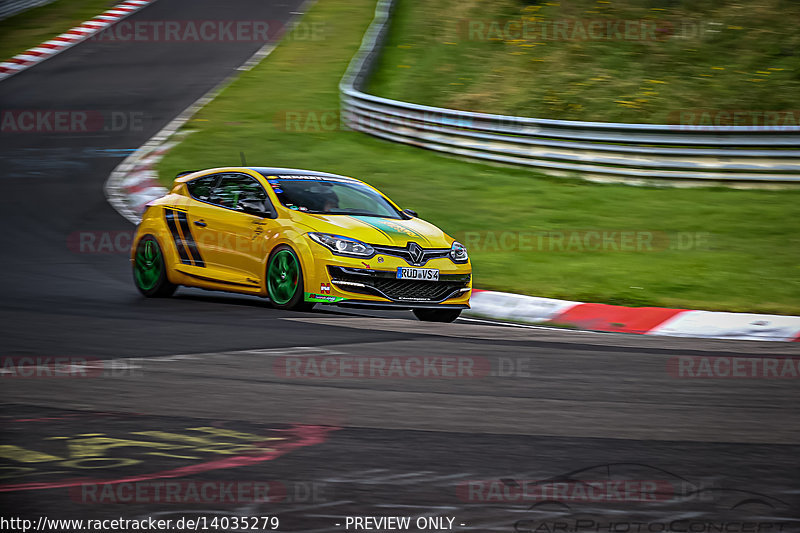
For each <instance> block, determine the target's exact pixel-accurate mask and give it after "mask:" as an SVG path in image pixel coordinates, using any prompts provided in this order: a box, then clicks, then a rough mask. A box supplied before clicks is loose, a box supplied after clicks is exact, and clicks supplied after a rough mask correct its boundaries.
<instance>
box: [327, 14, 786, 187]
mask: <svg viewBox="0 0 800 533" xmlns="http://www.w3.org/2000/svg"><path fill="white" fill-rule="evenodd" d="M393 6H394V0H379V2H378V5H377V7H376V10H375V18H374V20H373V21H372V24H371V25H370V27H369V29H368V30H367V33H366V34H365V35H364V39H363V41H362V43H361V47H360V49H359V50H358V53H357V54H356V56H355V57H354V58H353V60H352V61H351V63H350V65H349V67H348V69H347V72H346V73H345V75H344V77H343V78H342V81H341V83H340V84H339V91H340V98H341V111H342V113H341V115H342V121H343V123H344V124H345V125H346V126H347V127H349V128H351V129H353V130H356V131H361V132H364V133H368V134H370V135H374V136H376V137H380V138H383V139H387V140H390V141H394V142H400V143H405V144H410V145H414V146H419V147H422V148H427V149H430V150H435V151H438V152H443V153H446V154H450V155H454V156H461V157H468V158H476V159H481V160H484V161H489V162H495V163H503V164H512V165H522V166H527V167H535V168H538V169H540V170H541V171H543V172H547V173H549V174H556V175H578V176H580V177H583V178H586V179H591V180H599V181H627V182H642V183H650V182H658V181H660V180H662V181H663V180H665V179H666V180H670V181H671V182H678V183H680V182H685V181H689V182H693V183H697V182H698V180H702V182H701V183H702V184H703V185H710V184H716V183H722V184H725V183H728V184H731V183H730V182H737V183H736V185H737V186H742V185H745V182H749V183H751V184H755V183H765V182H767V183H775V184H776V185H779V184H789V183H795V184H800V126H785V127H781V128H780V129H778V128H773V127H770V126H707V127H706V126H703V127H697V126H680V125H670V124H622V123H611V122H580V121H571V120H550V119H539V118H528V117H516V116H507V115H493V114H487V113H474V112H469V111H459V110H456V109H446V108H441V107H432V106H426V105H419V104H412V103H408V102H402V101H399V100H392V99H389V98H382V97H379V96H374V95H371V94H367V93H365V92H363V88H364V87H365V85H366V82H367V79H368V78H369V76H370V75H371V73H372V71H373V69H374V67H375V64H376V60H377V58H378V55H379V54H380V49H381V46H382V45H383V43H384V42H385V40H386V35H387V33H388V29H389V19H390V15H391V11H392V8H393ZM731 185H732V184H731ZM779 186H780V185H779Z"/></svg>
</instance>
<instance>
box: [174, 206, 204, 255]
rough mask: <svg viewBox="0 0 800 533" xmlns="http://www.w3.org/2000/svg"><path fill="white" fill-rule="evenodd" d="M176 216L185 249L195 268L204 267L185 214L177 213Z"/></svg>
mask: <svg viewBox="0 0 800 533" xmlns="http://www.w3.org/2000/svg"><path fill="white" fill-rule="evenodd" d="M177 215H178V223H179V224H180V225H181V231H182V232H183V238H184V240H185V242H186V248H187V249H188V250H189V254H190V255H191V256H192V260H193V261H194V264H195V266H199V267H204V266H206V263H205V261H203V258H202V257H201V256H200V250H198V249H197V243H196V242H195V240H194V235H192V230H191V229H190V228H189V220H188V219H187V218H186V213H184V212H183V211H178V213H177Z"/></svg>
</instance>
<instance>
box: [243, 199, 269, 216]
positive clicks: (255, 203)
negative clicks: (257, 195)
mask: <svg viewBox="0 0 800 533" xmlns="http://www.w3.org/2000/svg"><path fill="white" fill-rule="evenodd" d="M236 207H238V208H239V209H240V210H241V211H243V212H245V213H247V214H248V215H255V216H257V217H262V218H274V216H273V215H274V213H273V212H272V209H270V208H269V207H267V205H266V202H264V201H261V200H239V203H238V204H236Z"/></svg>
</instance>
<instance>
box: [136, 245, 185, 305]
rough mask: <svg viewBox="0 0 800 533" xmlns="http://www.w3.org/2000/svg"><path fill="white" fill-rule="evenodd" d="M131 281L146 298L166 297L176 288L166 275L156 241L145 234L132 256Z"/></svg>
mask: <svg viewBox="0 0 800 533" xmlns="http://www.w3.org/2000/svg"><path fill="white" fill-rule="evenodd" d="M133 282H134V284H135V285H136V288H137V289H139V292H141V293H142V294H143V295H145V296H146V297H148V298H168V297H169V296H172V294H173V293H174V292H175V289H177V288H178V286H177V285H175V284H174V283H170V281H169V278H168V277H167V265H166V263H165V262H164V254H163V252H162V251H161V246H159V244H158V241H157V240H156V238H155V237H153V236H152V235H145V236H144V237H142V238H141V239H139V242H138V244H137V245H136V253H135V254H134V256H133Z"/></svg>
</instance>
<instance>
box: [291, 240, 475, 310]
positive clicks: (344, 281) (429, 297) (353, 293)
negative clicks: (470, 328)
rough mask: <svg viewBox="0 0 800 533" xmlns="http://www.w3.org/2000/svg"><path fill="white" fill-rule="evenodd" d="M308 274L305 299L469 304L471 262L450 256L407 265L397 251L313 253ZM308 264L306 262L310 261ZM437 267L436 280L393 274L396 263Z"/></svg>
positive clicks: (395, 304)
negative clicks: (455, 260)
mask: <svg viewBox="0 0 800 533" xmlns="http://www.w3.org/2000/svg"><path fill="white" fill-rule="evenodd" d="M313 259H314V260H313V263H314V264H313V266H312V268H311V269H308V268H306V269H304V270H305V271H306V272H308V273H309V274H310V275H307V276H306V283H305V291H306V292H305V301H307V302H319V303H332V304H337V305H358V306H377V307H391V308H406V309H409V308H412V309H413V308H441V307H448V308H456V309H466V308H469V298H470V294H471V292H472V266H471V265H470V264H469V263H463V264H461V263H453V262H452V261H451V260H450V259H449V258H436V259H431V260H429V261H428V262H427V263H426V264H425V265H422V266H417V265H409V264H408V263H407V262H406V261H405V260H403V259H402V258H399V257H393V256H389V255H380V254H377V255H375V256H373V257H371V258H369V259H359V258H350V257H342V256H337V255H334V254H332V253H330V252H327V253H326V252H324V251H322V252H319V253H315V255H314V258H313ZM309 266H310V265H309ZM410 266H415V267H418V268H435V269H438V270H439V281H421V280H400V279H397V269H398V268H399V267H410Z"/></svg>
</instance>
